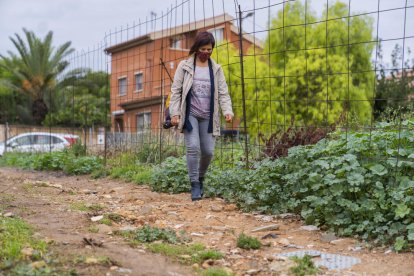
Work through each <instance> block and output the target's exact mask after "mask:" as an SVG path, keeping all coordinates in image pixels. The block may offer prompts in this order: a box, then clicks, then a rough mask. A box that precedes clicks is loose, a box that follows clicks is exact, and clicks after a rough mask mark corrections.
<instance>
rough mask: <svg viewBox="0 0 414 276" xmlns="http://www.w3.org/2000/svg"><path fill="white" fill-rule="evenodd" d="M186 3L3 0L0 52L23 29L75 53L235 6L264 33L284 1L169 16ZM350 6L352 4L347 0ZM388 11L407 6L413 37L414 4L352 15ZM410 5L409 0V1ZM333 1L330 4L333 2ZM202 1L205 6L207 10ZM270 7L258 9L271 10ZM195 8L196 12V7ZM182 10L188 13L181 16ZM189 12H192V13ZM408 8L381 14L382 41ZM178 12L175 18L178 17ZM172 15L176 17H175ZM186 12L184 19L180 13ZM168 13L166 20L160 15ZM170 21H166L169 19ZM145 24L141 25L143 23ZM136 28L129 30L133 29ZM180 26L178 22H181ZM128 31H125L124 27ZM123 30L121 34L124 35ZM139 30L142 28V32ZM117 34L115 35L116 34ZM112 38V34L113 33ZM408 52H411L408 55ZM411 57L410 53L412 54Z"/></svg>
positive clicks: (318, 5) (363, 5)
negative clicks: (49, 34)
mask: <svg viewBox="0 0 414 276" xmlns="http://www.w3.org/2000/svg"><path fill="white" fill-rule="evenodd" d="M182 1H183V0H177V1H175V0H0V54H2V55H7V51H8V50H13V45H12V43H11V41H10V39H9V37H11V36H14V34H15V33H18V34H20V35H21V34H22V33H23V32H22V29H23V28H27V29H28V30H32V31H34V32H35V33H36V34H37V35H38V36H40V37H44V36H45V35H46V33H47V32H48V31H50V30H52V31H53V33H54V43H55V45H61V44H63V43H64V42H66V41H71V42H72V46H73V47H74V48H75V49H76V50H77V51H81V50H84V51H87V50H88V49H94V48H96V47H98V46H99V45H103V43H104V42H106V43H109V40H110V43H111V44H114V43H115V42H120V41H124V40H126V39H130V38H132V37H133V36H137V35H138V34H139V33H140V31H141V33H144V32H145V30H148V29H149V30H151V28H152V27H153V28H155V29H157V30H158V29H160V28H161V27H162V25H163V26H165V25H166V24H170V23H171V22H172V23H173V24H174V22H173V21H175V20H177V21H178V22H180V19H181V20H182V21H183V22H184V23H186V22H188V21H193V20H200V19H202V18H203V17H204V14H205V16H206V17H208V16H211V15H212V14H213V12H214V14H215V15H217V14H221V13H223V11H226V12H227V13H229V14H230V15H233V16H234V15H235V2H238V4H240V6H241V8H242V10H250V9H252V8H254V6H255V7H256V8H259V10H257V11H256V13H255V16H251V17H248V18H246V19H245V20H244V23H243V28H244V29H246V30H247V31H248V32H249V31H250V32H251V31H253V30H255V31H256V32H257V31H260V30H266V29H267V26H268V18H269V14H270V15H273V16H274V15H275V14H276V13H277V11H278V10H279V9H280V7H281V5H276V4H277V3H280V2H281V1H282V0H185V2H186V3H184V5H182V6H180V7H179V8H178V9H174V10H173V12H170V13H169V16H167V15H166V14H167V12H168V11H169V10H170V9H171V7H172V6H176V5H177V4H178V5H180V3H181V2H182ZM344 1H346V2H349V1H350V0H344ZM378 1H380V10H388V9H395V8H400V7H404V6H405V4H406V3H407V6H408V7H411V6H413V8H408V9H407V10H406V11H407V17H406V28H405V31H406V33H405V36H406V37H409V36H413V37H414V0H352V1H350V3H351V13H358V14H359V13H361V12H373V11H377V9H378ZM406 1H407V2H406ZM326 2H327V0H311V1H310V2H309V3H310V4H309V6H310V7H311V8H312V10H314V11H315V12H317V13H318V12H320V11H321V10H322V8H323V6H324V4H326ZM333 2H334V0H328V3H333ZM203 3H204V8H203ZM269 4H270V6H271V8H270V9H267V8H266V9H260V8H261V7H265V6H268V5H269ZM194 6H195V9H194ZM183 11H184V13H183ZM188 11H190V14H189V13H188ZM151 12H154V13H156V17H157V18H158V20H157V21H156V22H157V23H156V25H155V26H154V25H151V24H143V23H142V22H144V21H146V20H150V19H151V15H150V14H151ZM404 12H405V10H389V11H386V12H385V11H384V12H381V13H380V21H379V25H378V26H379V29H378V34H379V37H381V38H383V39H393V38H401V37H403V35H404ZM175 13H176V14H175ZM171 14H172V15H173V16H171ZM182 14H184V15H182ZM162 15H164V17H163V19H162V18H161V16H162ZM372 17H373V19H374V36H375V35H376V31H377V30H376V18H377V15H376V14H375V15H372ZM167 20H168V21H170V23H167V22H168V21H167ZM140 22H141V27H139V23H140ZM134 25H135V26H136V27H135V28H131V26H134ZM177 25H179V24H177ZM127 27H128V28H129V31H125V29H126V28H127ZM121 29H122V30H123V31H122V35H121ZM140 29H141V30H140ZM115 32H116V33H118V35H114V33H115ZM110 34H111V35H110ZM265 34H266V33H265V32H259V33H257V36H258V37H259V38H262V39H263V38H264V36H265ZM396 43H400V44H402V40H394V41H389V42H385V43H384V44H383V48H384V53H385V55H386V56H389V55H390V52H391V49H392V48H393V47H394V45H395V44H396ZM405 46H406V48H407V49H408V47H410V48H411V49H412V50H414V38H407V39H406V40H405ZM407 54H408V52H407ZM411 56H412V55H411Z"/></svg>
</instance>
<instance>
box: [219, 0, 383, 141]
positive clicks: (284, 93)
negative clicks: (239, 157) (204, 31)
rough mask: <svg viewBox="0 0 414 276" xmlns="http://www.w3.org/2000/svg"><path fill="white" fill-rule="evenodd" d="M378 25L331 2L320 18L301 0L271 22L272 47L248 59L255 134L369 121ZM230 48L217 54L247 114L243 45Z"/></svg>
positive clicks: (236, 101) (269, 42) (251, 129)
mask: <svg viewBox="0 0 414 276" xmlns="http://www.w3.org/2000/svg"><path fill="white" fill-rule="evenodd" d="M305 10H306V13H305ZM372 23H373V20H372V19H371V18H370V17H368V16H355V17H350V18H348V6H347V5H346V4H344V3H341V2H335V3H334V4H333V5H331V6H329V7H328V9H326V7H325V10H324V11H323V13H322V15H321V16H320V17H319V18H318V16H316V14H315V13H314V12H312V11H311V9H310V8H309V7H305V6H304V5H303V4H302V3H301V2H300V1H296V2H294V3H288V4H286V5H285V7H284V10H281V11H279V12H278V13H277V15H276V16H275V17H274V18H273V19H272V20H271V22H270V30H269V33H268V36H267V38H266V39H265V41H264V49H263V50H262V51H259V50H258V49H257V48H256V49H255V48H253V47H251V48H250V49H249V50H248V54H247V55H245V56H244V58H243V60H244V68H245V69H244V70H245V88H246V89H245V92H246V95H245V98H246V107H247V110H246V118H245V119H246V120H247V124H248V132H249V134H250V136H251V137H257V136H258V135H259V134H264V135H266V136H267V135H269V134H270V133H273V132H276V131H279V130H284V129H286V127H288V126H289V125H290V124H291V122H292V121H293V122H294V124H296V125H318V126H326V125H330V124H332V123H335V122H337V121H339V119H340V118H341V117H345V118H349V117H350V116H352V118H353V120H356V121H357V122H359V123H361V124H363V123H367V122H369V121H370V119H371V114H372V103H371V102H370V99H371V98H372V97H373V91H374V84H375V74H374V72H373V71H372V64H371V54H372V50H373V48H374V46H375V44H374V43H363V42H369V41H372V40H373V38H372V25H373V24H372ZM348 26H349V27H348ZM229 45H230V46H229V47H220V48H217V53H216V59H217V60H218V62H219V63H220V64H221V65H222V66H223V68H224V72H225V75H226V79H227V82H228V83H229V86H230V91H231V95H232V100H233V103H234V107H235V111H236V115H237V116H238V117H239V118H241V117H242V114H243V113H242V102H241V85H240V84H241V81H240V78H241V74H240V65H239V64H238V57H237V56H238V50H236V49H235V48H234V47H233V46H232V45H231V44H229ZM222 48H223V49H222Z"/></svg>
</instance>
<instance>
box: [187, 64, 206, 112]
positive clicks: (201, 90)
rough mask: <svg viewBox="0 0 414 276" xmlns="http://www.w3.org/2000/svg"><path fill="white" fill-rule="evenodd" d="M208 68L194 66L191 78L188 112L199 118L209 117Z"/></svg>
mask: <svg viewBox="0 0 414 276" xmlns="http://www.w3.org/2000/svg"><path fill="white" fill-rule="evenodd" d="M210 89H211V84H210V70H209V68H208V66H206V67H199V66H196V68H195V72H194V78H193V86H192V95H191V96H192V97H191V107H190V114H191V115H193V116H194V117H197V118H201V119H208V118H210V96H211V91H210Z"/></svg>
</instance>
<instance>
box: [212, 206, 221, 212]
mask: <svg viewBox="0 0 414 276" xmlns="http://www.w3.org/2000/svg"><path fill="white" fill-rule="evenodd" d="M210 210H211V211H213V212H221V211H223V206H221V205H212V206H210Z"/></svg>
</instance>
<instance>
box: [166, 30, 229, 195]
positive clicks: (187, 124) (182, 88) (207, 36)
mask: <svg viewBox="0 0 414 276" xmlns="http://www.w3.org/2000/svg"><path fill="white" fill-rule="evenodd" d="M214 45H215V41H214V37H213V35H212V34H211V33H209V32H201V33H198V34H197V36H196V38H195V42H194V44H193V46H192V47H191V49H190V53H189V58H188V59H186V60H183V61H181V62H180V64H179V65H178V67H177V71H176V72H175V76H174V82H173V85H172V87H171V99H170V107H169V108H170V115H171V123H172V125H176V126H178V129H179V130H181V131H182V132H184V138H185V146H186V157H187V168H188V176H189V178H190V182H191V200H193V201H195V200H200V199H201V198H202V196H203V180H204V176H205V173H206V171H207V169H208V166H209V165H210V162H211V159H212V158H213V153H214V145H215V138H216V137H217V136H219V135H220V115H219V107H220V108H221V110H222V112H223V115H224V117H225V119H226V122H231V121H232V119H233V116H234V114H233V109H232V104H231V99H230V95H229V93H228V89H227V83H226V80H225V78H224V73H223V69H222V68H221V66H220V65H218V64H217V63H216V62H215V61H214V60H213V59H211V58H210V56H211V54H212V52H213V48H214Z"/></svg>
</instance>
